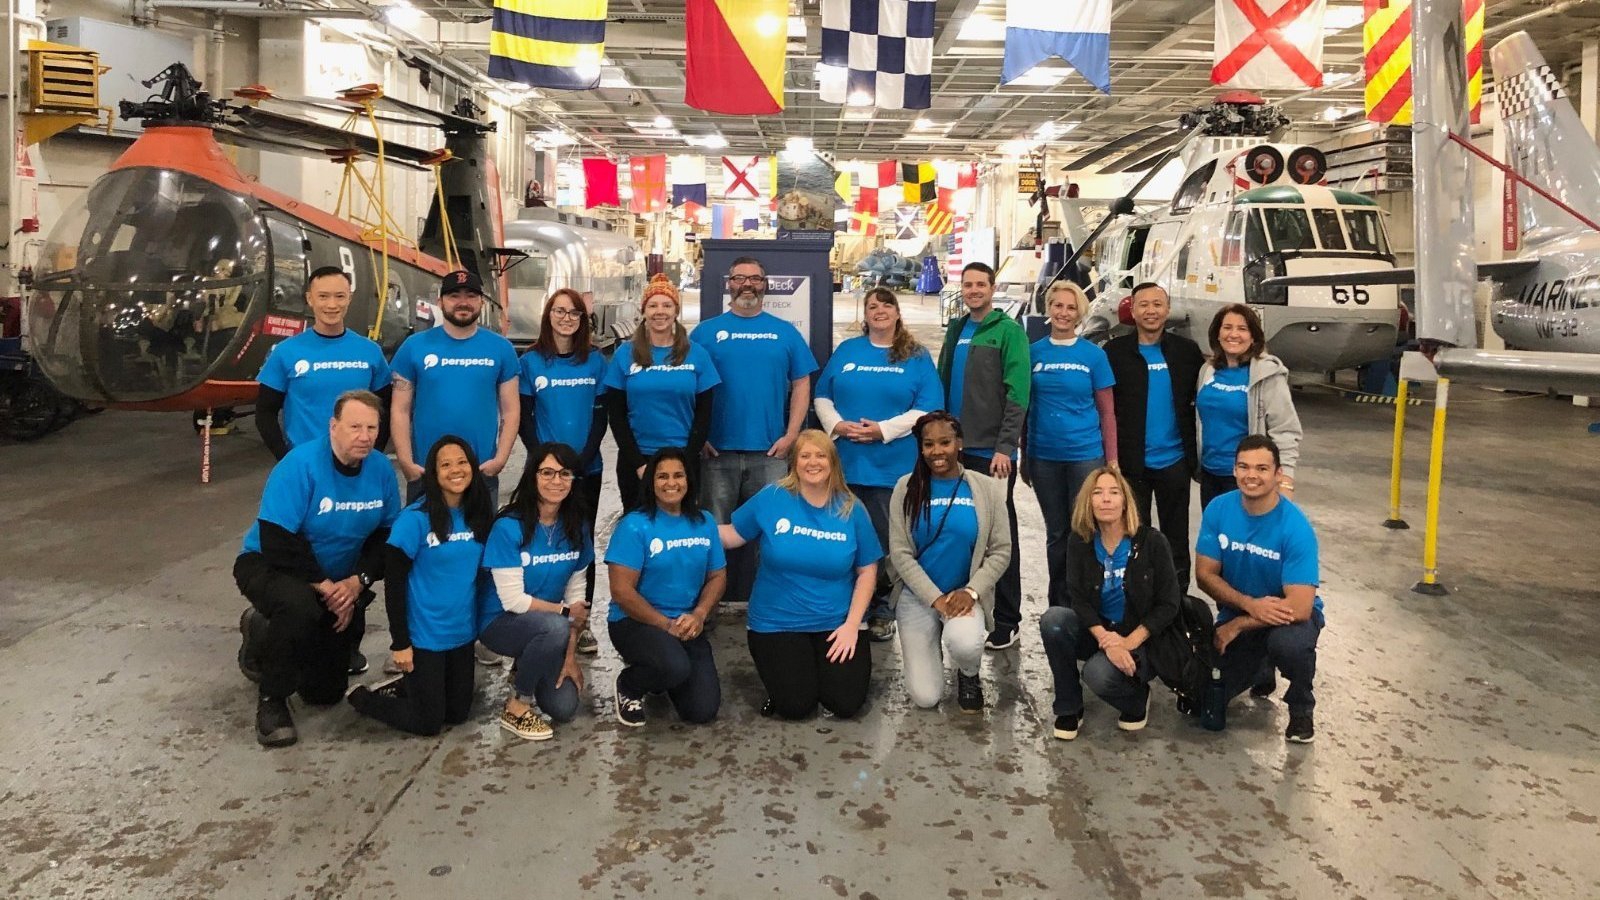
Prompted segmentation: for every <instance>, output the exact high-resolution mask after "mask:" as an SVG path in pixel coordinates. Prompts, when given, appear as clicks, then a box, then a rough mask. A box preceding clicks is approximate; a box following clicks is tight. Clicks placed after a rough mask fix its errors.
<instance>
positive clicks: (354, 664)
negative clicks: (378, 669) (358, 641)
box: [350, 647, 368, 675]
mask: <svg viewBox="0 0 1600 900" xmlns="http://www.w3.org/2000/svg"><path fill="white" fill-rule="evenodd" d="M367 669H368V666H367V657H366V656H365V655H363V654H362V652H361V648H360V647H351V648H350V674H351V675H360V674H361V673H362V672H365V671H366V670H367Z"/></svg>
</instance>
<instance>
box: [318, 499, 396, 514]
mask: <svg viewBox="0 0 1600 900" xmlns="http://www.w3.org/2000/svg"><path fill="white" fill-rule="evenodd" d="M373 509H383V501H382V500H341V501H338V502H334V499H333V498H332V497H323V498H322V499H321V500H319V501H317V515H319V516H324V515H327V514H328V513H336V512H367V511H368V510H373Z"/></svg>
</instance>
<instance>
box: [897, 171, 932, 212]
mask: <svg viewBox="0 0 1600 900" xmlns="http://www.w3.org/2000/svg"><path fill="white" fill-rule="evenodd" d="M937 177H938V176H937V174H936V173H935V172H934V170H933V163H925V162H924V163H901V164H900V187H901V189H902V191H903V193H904V195H905V201H906V202H907V203H913V204H916V205H918V206H920V205H922V204H924V203H932V202H933V201H934V200H936V199H938V196H939V195H938V192H937V191H936V190H935V189H934V185H935V179H936V178H937Z"/></svg>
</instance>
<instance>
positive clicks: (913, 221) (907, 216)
mask: <svg viewBox="0 0 1600 900" xmlns="http://www.w3.org/2000/svg"><path fill="white" fill-rule="evenodd" d="M921 211H922V210H920V209H918V208H917V207H915V206H897V207H895V209H894V238H895V240H897V241H909V240H912V239H914V238H915V237H916V236H917V213H919V212H921Z"/></svg>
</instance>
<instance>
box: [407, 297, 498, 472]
mask: <svg viewBox="0 0 1600 900" xmlns="http://www.w3.org/2000/svg"><path fill="white" fill-rule="evenodd" d="M439 306H440V307H441V308H442V309H443V311H444V320H443V321H442V322H440V323H439V325H438V326H437V327H434V328H430V329H428V330H427V331H419V332H417V333H416V334H413V335H412V336H410V337H408V338H406V340H405V343H403V344H401V345H400V349H399V350H397V351H395V354H394V365H393V368H394V397H393V400H392V401H391V410H390V415H389V418H390V423H391V426H392V429H391V430H392V431H393V435H394V452H395V460H396V461H397V462H398V463H399V464H400V473H401V475H402V476H404V477H405V480H406V502H407V503H409V502H411V501H412V500H415V499H416V498H417V491H418V484H419V483H420V481H421V479H422V466H420V465H418V464H417V459H416V452H417V450H418V448H421V449H422V450H423V451H424V452H426V450H427V449H428V448H429V447H432V446H433V444H434V442H435V441H437V440H438V439H439V438H441V437H443V436H445V435H447V434H454V435H458V436H460V437H462V438H465V439H466V441H467V443H468V444H470V445H471V447H472V452H473V454H474V455H476V456H477V458H478V459H481V460H483V462H482V463H481V464H480V465H479V466H478V468H479V471H481V472H482V473H483V476H484V482H485V483H486V484H487V485H488V487H489V496H490V499H491V501H492V502H494V503H496V504H498V502H499V482H500V478H499V476H500V470H502V469H504V468H505V467H506V462H507V461H508V460H509V459H511V448H512V447H513V446H514V445H515V444H516V442H517V423H518V414H519V412H520V409H521V406H520V400H519V399H518V397H517V376H518V374H519V373H520V371H521V369H520V367H519V365H518V362H517V351H516V350H515V349H514V348H513V347H512V346H511V342H510V341H508V340H506V339H505V338H504V337H502V336H501V335H498V334H496V333H494V332H492V331H489V330H488V329H486V328H480V327H479V325H478V317H479V316H480V315H481V314H482V313H483V281H482V280H481V279H479V278H478V276H477V275H475V274H473V273H472V272H467V271H464V270H463V271H457V272H451V273H450V274H448V275H446V276H445V277H444V282H443V283H442V284H440V285H439Z"/></svg>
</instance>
